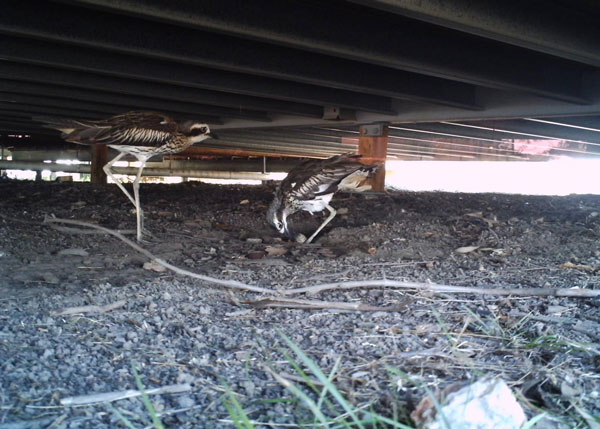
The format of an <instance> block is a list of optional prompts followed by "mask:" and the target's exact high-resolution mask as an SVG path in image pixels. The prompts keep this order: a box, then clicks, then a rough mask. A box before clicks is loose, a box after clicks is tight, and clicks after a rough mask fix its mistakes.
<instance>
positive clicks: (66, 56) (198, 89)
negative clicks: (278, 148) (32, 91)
mask: <svg viewBox="0 0 600 429" xmlns="http://www.w3.org/2000/svg"><path fill="white" fill-rule="evenodd" d="M0 57H3V58H5V59H8V60H12V61H17V62H18V61H21V62H30V63H32V64H44V65H51V66H55V67H58V68H47V67H46V68H39V67H33V66H28V67H25V65H24V64H22V65H21V67H20V69H19V70H18V71H19V74H15V75H12V78H15V79H23V80H34V81H42V82H49V83H56V84H61V85H67V84H69V85H76V86H81V85H83V86H85V87H90V88H94V87H95V88H97V89H102V90H108V91H118V92H124V91H125V93H130V94H152V95H155V96H156V97H158V98H167V99H176V100H181V101H194V102H198V103H205V104H212V105H215V106H224V107H240V106H242V107H244V108H247V109H254V110H265V111H269V112H282V113H288V114H293V115H301V116H313V117H321V116H322V115H323V107H322V106H321V104H327V103H332V102H334V101H335V102H343V101H344V100H345V99H348V98H349V97H348V94H349V93H348V92H347V91H336V90H332V91H330V92H327V91H325V94H324V95H323V96H321V97H319V98H317V99H312V98H310V97H312V96H315V97H316V96H317V94H315V92H316V91H315V89H316V87H311V86H310V85H294V84H292V83H287V82H284V81H281V82H279V83H278V82H276V81H272V82H273V84H272V86H268V85H267V79H266V78H256V79H252V78H251V77H247V76H245V75H242V74H236V73H228V72H223V71H220V72H219V71H216V70H209V69H205V68H200V67H196V66H189V65H183V64H178V65H177V66H175V67H173V64H172V63H168V62H165V61H160V60H153V59H146V58H135V57H132V56H130V55H122V54H116V53H113V54H111V53H108V52H106V51H102V50H96V49H89V48H80V47H72V46H68V45H56V44H52V43H47V42H40V41H35V40H26V39H21V38H14V37H8V36H7V37H5V38H4V43H3V44H2V45H0ZM5 64H9V65H10V63H5ZM12 67H16V65H13V66H12ZM64 68H66V70H65V69H64ZM73 70H76V72H75V71H73ZM59 72H61V73H59ZM82 72H87V73H82ZM90 72H91V73H90ZM48 73H51V75H50V76H48V75H47V74H48ZM73 76H79V79H75V80H73V79H71V78H72V77H73ZM107 76H111V77H107ZM90 80H91V81H90ZM224 91H232V92H234V93H228V92H224ZM294 91H295V92H296V93H297V94H296V93H294ZM279 92H281V94H279ZM244 94H248V95H244ZM264 97H274V98H264ZM328 97H331V99H329V98H328ZM275 98H277V99H275ZM295 99H300V100H302V101H303V102H296V101H293V100H295ZM309 102H310V103H312V104H309ZM352 106H353V108H358V107H360V108H364V109H367V110H369V109H370V108H372V106H371V105H369V104H366V105H365V106H363V105H362V104H361V97H357V99H356V100H355V101H354V102H353V103H352ZM385 111H387V110H385Z"/></svg>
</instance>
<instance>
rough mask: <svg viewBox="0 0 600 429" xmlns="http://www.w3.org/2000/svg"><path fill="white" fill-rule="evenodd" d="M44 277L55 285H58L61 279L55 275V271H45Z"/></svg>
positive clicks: (47, 281)
mask: <svg viewBox="0 0 600 429" xmlns="http://www.w3.org/2000/svg"><path fill="white" fill-rule="evenodd" d="M42 279H43V280H44V281H45V282H46V283H50V284H53V285H56V284H58V283H60V280H59V279H58V277H56V276H55V275H54V273H43V274H42Z"/></svg>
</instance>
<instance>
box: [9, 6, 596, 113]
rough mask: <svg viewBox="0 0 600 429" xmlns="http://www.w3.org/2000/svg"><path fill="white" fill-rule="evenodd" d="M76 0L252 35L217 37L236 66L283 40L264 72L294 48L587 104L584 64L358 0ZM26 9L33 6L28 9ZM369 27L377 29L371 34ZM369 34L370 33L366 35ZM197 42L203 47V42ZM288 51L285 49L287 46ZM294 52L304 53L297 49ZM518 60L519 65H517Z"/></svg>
mask: <svg viewBox="0 0 600 429" xmlns="http://www.w3.org/2000/svg"><path fill="white" fill-rule="evenodd" d="M73 2H74V3H80V4H88V5H90V4H91V5H94V6H99V7H102V8H103V9H108V10H113V11H117V12H121V13H123V12H125V13H129V14H135V15H136V16H140V15H142V16H144V17H149V18H152V19H156V20H160V21H161V22H164V21H167V22H174V23H177V24H179V25H183V26H185V27H193V28H197V29H202V30H208V31H216V32H222V33H224V34H233V35H235V36H239V37H244V38H247V39H251V40H252V41H247V40H243V41H237V42H229V43H228V42H227V41H226V37H225V36H222V35H221V36H219V40H220V41H221V42H222V45H223V44H226V46H227V52H228V54H231V55H233V56H235V57H236V58H237V59H238V60H239V62H238V64H237V65H238V66H242V63H243V64H245V66H246V67H247V66H249V65H250V63H251V61H248V58H246V57H245V56H244V55H243V53H242V52H241V51H243V50H247V51H246V52H248V53H250V52H252V55H255V52H257V51H258V50H257V49H252V48H253V47H254V48H258V47H257V46H256V43H255V42H253V41H254V40H260V41H262V42H267V43H274V44H278V45H283V46H284V49H283V50H279V49H280V48H278V47H266V49H267V50H266V51H264V49H265V48H263V50H261V53H265V54H267V53H269V55H268V57H269V58H262V57H261V58H258V57H256V59H260V61H261V63H262V64H263V65H264V66H263V67H261V68H262V69H263V71H266V70H267V69H268V64H270V65H272V66H280V65H281V64H277V61H273V58H272V57H279V56H280V55H282V54H284V53H287V57H288V58H289V57H290V56H291V55H292V54H291V53H290V52H289V48H290V47H293V48H297V49H303V50H308V51H312V52H318V53H324V54H327V55H331V56H336V57H339V58H348V59H352V60H357V61H361V62H365V63H370V64H377V65H380V66H385V67H392V68H396V69H398V70H405V71H410V72H416V73H421V74H425V75H429V76H436V77H441V78H444V79H451V80H456V81H461V82H468V83H471V84H475V85H482V86H488V87H492V88H501V89H512V90H519V91H528V92H531V93H535V94H538V95H542V96H546V97H552V98H558V99H562V100H566V101H570V102H575V103H585V102H586V101H587V100H586V96H585V91H584V88H583V82H582V75H583V74H585V72H586V68H585V67H581V66H580V65H577V64H574V63H570V62H568V61H563V60H560V59H555V58H552V57H549V56H547V55H543V54H537V53H535V52H531V51H528V50H526V49H522V48H518V47H514V46H508V45H504V44H502V43H498V42H495V41H491V40H486V39H482V38H478V37H474V36H471V35H469V34H464V33H459V32H456V31H451V30H448V29H445V28H442V27H439V26H435V25H429V24H426V23H422V22H417V21H414V20H411V19H406V18H404V17H402V16H399V15H396V16H391V17H390V16H388V15H385V14H382V13H380V12H379V11H376V10H373V9H370V8H364V7H360V6H357V5H348V4H342V5H340V4H339V3H333V4H331V3H330V2H319V3H317V2H315V3H309V2H305V1H286V2H281V1H279V0H255V1H253V2H251V3H248V2H247V1H245V0H205V1H202V2H197V1H192V0H190V1H183V2H177V3H175V2H171V1H169V0H148V1H146V2H144V4H143V5H140V4H139V2H137V1H134V0H79V1H76V0H73ZM19 4H20V3H19ZM27 10H28V11H30V8H27ZM256 11H260V13H256ZM29 13H30V12H29ZM65 13H66V12H65ZM96 13H104V12H98V11H94V12H93V13H91V14H90V15H91V16H93V15H94V14H96ZM17 16H18V17H19V18H22V19H27V18H28V17H27V16H24V15H17ZM47 18H48V17H43V19H47ZM81 18H82V19H81V22H85V23H88V22H90V21H91V22H93V21H92V20H90V19H89V18H90V17H89V16H88V19H83V18H84V16H83V15H82V16H81ZM78 21H79V19H78ZM13 22H14V21H13ZM17 22H18V21H17ZM307 23H310V24H309V25H307ZM370 28H372V31H369V29H370ZM576 28H577V27H576ZM359 29H360V30H363V31H359ZM178 31H181V32H182V36H183V37H184V38H186V39H190V40H191V39H192V33H191V30H189V29H188V28H182V29H181V30H178ZM577 31H579V30H577ZM365 32H366V33H367V34H368V37H365ZM62 33H63V34H62V36H63V37H65V36H66V37H68V36H69V35H68V34H65V33H67V32H64V31H63V32H62ZM70 33H71V36H72V35H73V34H72V32H70ZM168 35H169V34H165V36H168ZM132 36H133V35H130V36H129V37H130V38H131V37H132ZM211 36H212V35H210V34H209V35H208V38H207V39H206V41H207V42H212V41H211ZM203 38H204V36H203ZM156 44H157V43H155V45H156ZM195 46H196V47H198V48H200V47H202V51H206V49H204V48H206V46H200V45H195ZM229 48H232V49H234V50H231V51H230V50H229ZM285 48H288V49H287V51H286V49H285ZM208 51H209V52H210V49H209V50H208ZM213 51H214V49H213ZM278 54H279V55H278ZM210 55H214V52H210ZM293 56H294V57H296V58H302V54H300V53H298V52H295V53H294V54H293ZM217 57H218V55H216V56H215V57H214V58H215V60H217V61H216V62H221V61H222V58H218V59H217ZM269 60H270V61H269ZM336 63H338V64H339V63H340V61H337V62H336ZM515 64H516V65H518V66H517V67H515V66H514V65H515ZM340 66H342V65H341V64H340ZM342 67H343V66H342ZM247 71H249V70H247ZM420 77H423V76H412V78H413V80H417V81H418V79H416V78H420ZM410 78H411V76H410V73H407V76H403V77H397V79H398V80H402V81H408V80H409V79H410Z"/></svg>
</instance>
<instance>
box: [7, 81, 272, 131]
mask: <svg viewBox="0 0 600 429" xmlns="http://www.w3.org/2000/svg"><path fill="white" fill-rule="evenodd" d="M39 75H40V76H44V71H43V70H40V71H39ZM150 93H151V92H150V91H148V92H146V94H150ZM0 98H2V99H7V98H11V99H14V100H17V101H19V100H22V101H21V102H26V103H31V101H29V100H35V99H40V100H41V102H52V101H54V100H55V101H56V102H57V103H69V105H72V106H73V107H78V106H80V107H81V108H83V109H85V110H97V109H92V108H91V107H93V106H95V105H98V106H99V107H102V106H104V107H106V108H107V109H108V110H110V111H114V110H116V109H117V110H118V109H121V110H123V111H127V110H143V109H149V110H159V111H162V112H171V113H173V114H175V115H176V116H179V117H181V116H185V117H189V116H193V115H196V116H198V117H202V116H204V117H218V116H224V117H230V118H241V119H248V120H251V121H261V122H269V121H270V119H269V117H268V116H267V114H266V112H260V111H256V110H248V109H244V108H242V107H238V108H237V109H231V108H227V107H220V106H207V105H203V104H197V103H187V102H174V101H166V100H163V101H160V100H156V99H153V98H149V97H130V96H124V95H122V94H119V93H113V94H107V93H102V92H98V91H89V90H77V89H70V88H64V87H55V86H52V85H40V84H32V83H24V82H18V81H12V80H0ZM68 107H70V106H68ZM108 110H107V111H108ZM177 113H178V115H177Z"/></svg>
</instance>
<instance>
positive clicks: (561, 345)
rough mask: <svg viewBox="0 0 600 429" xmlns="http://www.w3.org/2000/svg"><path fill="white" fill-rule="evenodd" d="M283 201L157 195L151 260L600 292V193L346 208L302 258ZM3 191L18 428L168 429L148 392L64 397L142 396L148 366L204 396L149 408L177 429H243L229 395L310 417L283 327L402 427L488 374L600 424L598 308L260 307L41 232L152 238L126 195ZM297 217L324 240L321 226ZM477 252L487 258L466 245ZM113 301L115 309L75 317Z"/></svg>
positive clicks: (4, 379)
mask: <svg viewBox="0 0 600 429" xmlns="http://www.w3.org/2000/svg"><path fill="white" fill-rule="evenodd" d="M272 190H273V187H272V186H260V187H239V186H216V185H207V184H202V183H199V182H188V183H184V184H181V185H151V184H144V185H142V190H141V197H142V205H143V207H144V209H145V213H146V226H147V228H148V229H149V230H150V231H152V232H153V233H154V234H155V237H156V239H155V241H153V242H152V243H151V244H145V245H144V247H145V248H146V249H148V250H149V251H151V252H152V253H153V254H155V255H157V256H158V257H160V258H163V259H165V260H167V261H169V262H170V263H172V264H174V265H176V266H178V267H181V268H184V269H187V270H190V271H193V272H196V273H200V274H204V275H208V276H212V277H218V278H221V279H228V280H237V281H241V282H245V283H249V284H252V285H258V286H262V287H269V288H280V289H290V288H295V287H300V286H304V285H312V284H316V283H323V282H331V281H347V280H348V281H349V280H369V279H381V278H383V277H384V276H385V277H386V278H388V279H399V280H408V281H415V282H434V283H441V284H451V285H462V286H473V287H475V286H480V287H481V286H489V287H497V288H501V287H536V288H572V287H579V288H585V289H598V288H599V277H598V267H600V241H599V237H600V215H599V213H600V197H598V196H568V197H539V196H535V197H533V196H515V195H500V194H477V195H474V194H449V193H409V192H400V191H397V192H396V191H395V192H389V193H387V194H379V195H357V194H337V195H336V196H335V197H334V200H333V202H332V205H333V206H334V207H336V208H338V209H341V210H340V214H339V215H338V216H337V217H336V218H335V219H334V221H333V222H332V223H331V224H330V225H329V226H328V227H327V228H326V229H325V230H324V232H323V233H322V234H321V235H320V237H319V238H318V239H317V240H316V243H315V244H313V245H299V244H294V243H289V242H286V241H282V240H281V239H280V238H279V237H277V235H276V234H275V233H274V232H273V231H271V230H270V229H269V228H268V226H267V225H266V222H265V220H264V214H265V211H266V207H267V205H268V203H269V201H270V198H271V195H272ZM0 195H1V199H0V293H1V294H0V310H1V312H0V428H2V429H4V428H11V429H12V428H46V427H51V428H115V427H125V426H124V425H123V423H122V422H121V420H120V418H119V417H118V413H117V411H118V412H120V413H122V414H123V415H124V416H126V417H127V418H128V419H130V420H131V422H132V423H133V424H134V425H135V426H136V427H140V428H141V427H150V425H151V423H150V420H149V417H148V411H147V410H146V408H145V407H144V405H143V403H142V401H141V400H140V398H132V399H123V400H119V401H115V402H113V403H112V407H114V408H111V407H110V406H107V405H106V404H95V405H86V406H63V405H61V403H60V400H61V399H64V398H67V397H71V396H77V395H92V394H98V393H105V392H115V391H122V390H128V389H137V387H136V381H135V378H134V377H133V370H132V365H134V364H135V365H137V368H138V370H139V374H140V378H141V380H142V381H143V383H144V384H145V386H146V388H147V389H153V388H158V387H161V386H166V385H174V384H179V385H185V384H188V385H189V387H190V388H189V391H186V392H183V393H177V394H157V395H153V396H151V399H152V401H153V403H154V405H155V407H156V409H157V411H158V412H159V413H161V419H162V421H163V422H164V424H165V426H166V427H172V428H204V427H206V428H220V427H232V424H231V422H230V416H229V414H228V412H227V410H226V407H225V406H224V402H223V395H224V392H226V391H227V389H228V388H229V389H231V390H232V391H233V392H235V394H236V397H237V398H238V400H239V402H240V403H241V404H242V406H243V407H244V408H245V410H246V413H247V414H248V416H249V417H250V418H251V419H252V420H254V421H256V422H262V424H257V427H280V426H277V425H275V424H289V426H281V427H293V426H294V424H300V423H304V422H307V421H309V422H310V421H311V420H310V419H308V418H307V416H308V413H307V411H306V409H305V408H304V407H303V406H302V404H300V403H299V402H298V401H296V400H294V398H295V397H294V396H293V395H292V394H291V393H289V391H287V390H285V389H284V388H283V387H281V385H280V384H279V383H278V382H277V381H276V380H275V379H274V378H273V377H272V376H271V375H270V374H269V373H268V371H267V370H266V369H265V365H268V366H270V367H271V368H273V369H274V370H275V371H276V372H277V373H279V374H280V375H283V376H284V377H287V378H288V379H291V380H295V378H294V377H297V375H298V374H297V373H296V372H295V370H294V368H292V366H291V365H290V364H289V362H288V361H287V360H286V359H285V358H284V352H285V351H286V350H287V349H286V347H285V344H284V342H283V341H282V337H281V333H283V334H285V335H287V336H288V337H289V338H291V339H292V340H293V341H294V342H295V343H297V344H298V345H299V346H300V347H301V348H302V349H303V350H304V351H305V352H306V353H307V354H308V355H310V356H311V357H312V358H313V359H314V360H315V361H316V362H317V363H318V364H319V365H320V367H321V368H322V369H323V370H324V371H325V372H326V373H329V371H331V369H332V367H333V365H334V364H335V362H336V360H338V359H340V368H339V370H338V372H337V375H336V377H335V380H334V381H335V384H336V385H337V386H338V388H339V389H340V390H341V391H342V392H343V393H344V394H345V395H346V397H347V398H348V399H349V401H350V402H351V403H353V404H354V405H356V406H363V405H367V406H369V405H370V406H371V407H372V409H374V410H375V411H377V412H379V413H381V414H385V415H388V416H391V415H392V414H393V411H394V410H400V411H399V413H400V414H401V415H402V414H403V412H404V413H410V412H411V411H412V410H413V409H414V408H415V406H416V403H417V402H418V401H419V400H420V398H421V397H423V396H424V395H425V394H426V393H425V391H426V389H429V390H437V389H443V388H444V387H447V386H448V385H451V384H453V383H456V382H464V381H469V380H472V379H476V378H480V377H481V376H482V375H486V374H491V375H497V376H500V377H502V378H504V379H505V380H506V381H507V382H508V383H509V385H510V386H511V388H513V390H514V391H516V392H518V393H519V394H520V398H519V399H520V403H521V405H523V407H524V408H525V410H526V413H527V414H528V416H529V417H531V416H533V415H536V414H539V413H540V412H541V411H546V412H548V413H549V414H548V416H549V417H548V418H547V419H545V420H544V422H545V423H544V426H538V427H566V428H570V427H585V423H584V422H585V414H586V413H588V414H589V415H595V416H598V415H600V407H599V406H598V404H600V399H599V398H598V397H599V395H600V382H599V379H600V375H599V372H600V371H599V369H600V357H599V356H600V347H599V342H600V300H598V299H566V298H539V297H527V298H518V297H509V298H506V297H494V296H489V295H488V296H480V295H475V294H437V295H432V294H428V293H422V294H415V293H412V292H406V291H400V290H391V289H388V290H381V289H370V290H367V289H357V290H349V291H330V292H324V293H321V294H319V295H316V296H311V297H302V296H300V297H299V298H309V299H321V300H327V301H335V302H351V303H359V302H360V303H364V304H369V305H371V306H375V307H386V306H390V305H395V304H407V305H405V306H404V307H403V308H402V309H401V310H400V311H395V312H387V311H369V312H354V311H340V310H334V309H320V310H301V309H289V308H270V309H258V308H254V307H252V306H250V305H248V304H247V303H245V302H246V301H248V300H256V299H259V298H260V295H258V294H254V293H243V292H233V291H229V290H226V289H223V288H219V287H215V286H213V285H210V284H209V283H206V282H203V281H200V280H197V279H192V278H189V277H184V276H180V275H175V274H173V273H172V272H170V271H164V272H156V271H153V270H152V269H148V268H150V267H148V265H146V268H144V263H146V262H148V259H147V258H146V257H144V256H143V255H141V254H139V253H138V252H136V251H135V250H133V249H132V248H130V247H129V246H127V245H125V244H124V243H123V242H122V241H120V240H118V239H116V238H114V237H111V236H106V235H99V234H82V233H74V232H73V231H71V232H68V231H64V230H62V231H61V230H56V229H54V228H52V227H51V226H50V225H48V224H42V222H41V221H42V220H43V219H44V216H48V215H49V216H56V217H58V218H66V219H76V220H81V221H85V222H90V223H96V224H99V225H102V226H105V227H108V228H111V229H115V230H131V229H133V228H135V214H133V213H132V210H131V204H129V202H128V201H127V200H126V199H125V197H124V196H123V194H122V193H121V192H120V191H119V189H117V188H116V187H115V186H107V187H95V186H92V185H90V184H82V183H49V182H43V183H33V182H5V183H0ZM295 218H296V220H295V223H294V225H295V227H296V229H297V231H302V232H306V233H310V232H311V230H313V229H314V228H316V226H317V225H318V224H319V221H320V220H321V219H322V217H319V216H314V217H311V216H309V215H305V214H298V215H296V216H295ZM307 235H308V234H307ZM128 236H129V237H134V235H128ZM467 246H473V247H477V248H475V249H473V248H471V249H466V250H467V252H466V253H459V252H457V251H456V249H458V248H461V247H463V248H464V247H467ZM274 249H275V250H274ZM468 250H471V251H468ZM281 253H283V254H281ZM121 300H122V301H124V302H121V303H119V301H121ZM114 303H117V307H118V308H114V309H112V310H109V311H105V312H89V311H86V310H85V309H78V310H77V309H75V310H72V309H73V308H74V307H80V306H89V305H97V306H104V305H109V304H114ZM65 309H66V310H67V313H65V312H64V310H65ZM70 309H71V310H70ZM61 311H63V313H61ZM69 311H72V314H68V313H69ZM394 370H398V371H401V372H402V373H404V374H405V375H406V377H407V378H408V379H410V380H409V381H407V379H406V378H400V377H399V376H398V375H397V374H396V373H394ZM298 385H299V386H302V384H301V383H299V384H298ZM115 409H116V410H117V411H115ZM402 421H403V422H405V423H409V424H410V421H409V420H407V419H406V418H404V419H403V420H402ZM578 425H579V426H578Z"/></svg>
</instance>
